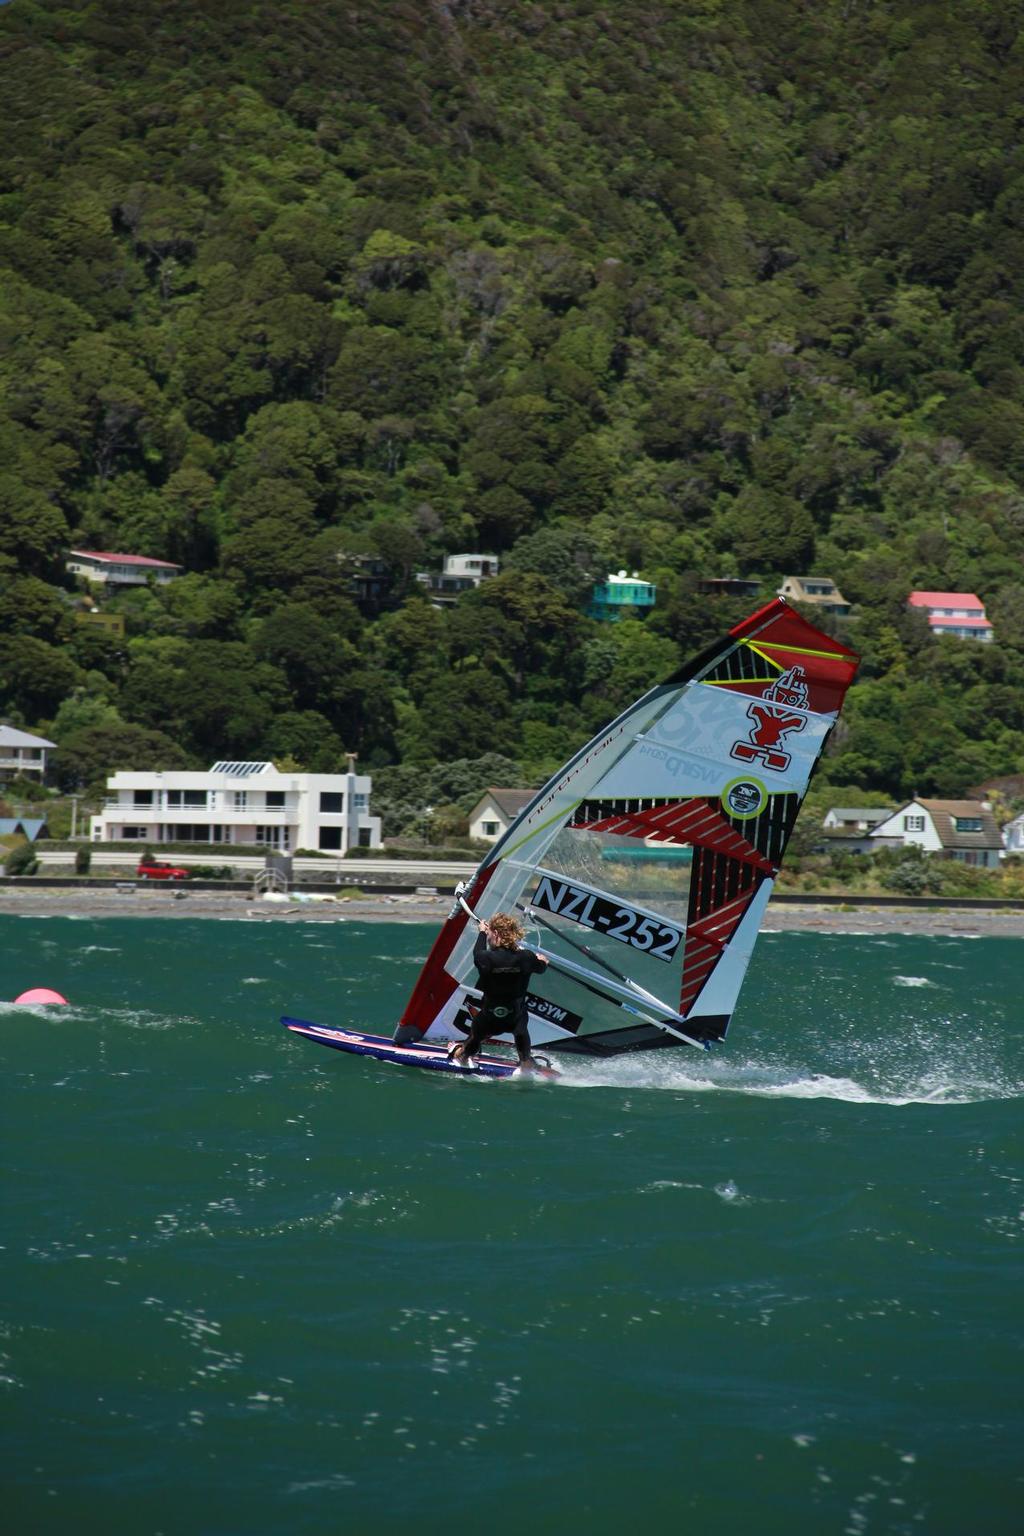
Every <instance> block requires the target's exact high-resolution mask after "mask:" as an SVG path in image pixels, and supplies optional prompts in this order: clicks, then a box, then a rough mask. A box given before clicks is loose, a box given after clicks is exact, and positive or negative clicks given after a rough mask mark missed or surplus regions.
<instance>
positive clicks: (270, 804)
mask: <svg viewBox="0 0 1024 1536" xmlns="http://www.w3.org/2000/svg"><path fill="white" fill-rule="evenodd" d="M267 810H268V811H283V810H284V790H283V789H268V790H267Z"/></svg>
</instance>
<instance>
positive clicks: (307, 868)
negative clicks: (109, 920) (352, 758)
mask: <svg viewBox="0 0 1024 1536" xmlns="http://www.w3.org/2000/svg"><path fill="white" fill-rule="evenodd" d="M82 846H83V847H90V848H91V852H92V868H93V869H95V870H100V869H111V868H115V867H116V868H120V869H125V868H128V867H129V866H130V867H131V868H132V872H133V873H134V867H135V865H136V864H137V862H138V855H137V854H133V853H130V852H129V851H127V850H126V849H121V850H119V851H118V852H115V853H106V852H104V851H102V850H101V849H100V848H99V847H97V846H95V845H89V844H83V845H82ZM158 857H160V858H163V859H164V861H165V862H166V863H169V864H183V865H188V867H189V868H190V869H199V868H210V867H211V866H215V867H216V868H218V869H219V868H223V866H224V865H230V867H231V868H232V869H234V870H236V871H237V874H238V878H239V879H241V880H245V879H246V878H248V877H249V876H250V875H251V876H253V877H255V876H256V875H258V874H259V872H260V870H261V869H262V868H263V867H264V860H263V858H262V857H253V856H247V855H245V854H238V853H236V852H235V851H234V849H233V848H231V847H230V846H229V847H224V848H221V849H220V850H218V851H217V852H216V853H169V854H166V855H162V854H158ZM39 862H40V864H41V865H42V866H43V868H44V869H50V868H54V867H65V868H71V867H72V866H73V865H74V862H75V854H74V850H73V849H64V848H58V849H49V848H46V849H41V850H40V852H39ZM292 869H293V871H294V873H295V874H300V873H301V874H303V875H316V876H318V877H319V878H320V879H321V880H324V881H332V880H336V881H337V882H338V883H339V884H355V885H358V884H359V882H360V880H363V881H366V882H367V883H369V882H370V881H371V880H376V881H379V882H381V883H384V884H389V885H390V884H393V883H394V881H395V878H396V876H399V877H404V879H405V880H408V881H409V882H410V884H415V885H436V884H438V883H440V884H443V885H450V884H454V883H455V882H456V881H458V880H467V879H468V878H469V876H470V875H471V874H472V873H473V871H474V870H475V869H476V864H475V863H465V864H462V863H455V862H453V861H448V860H438V861H436V862H434V861H432V860H430V859H303V858H297V859H293V860H292Z"/></svg>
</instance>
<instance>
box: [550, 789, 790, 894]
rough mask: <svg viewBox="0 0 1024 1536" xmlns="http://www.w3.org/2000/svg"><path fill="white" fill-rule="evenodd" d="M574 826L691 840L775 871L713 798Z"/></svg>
mask: <svg viewBox="0 0 1024 1536" xmlns="http://www.w3.org/2000/svg"><path fill="white" fill-rule="evenodd" d="M576 826H577V827H579V828H580V829H581V830H584V831H587V832H614V833H615V834H616V836H617V837H642V838H650V840H651V841H652V842H659V843H660V842H665V843H668V842H672V843H692V844H694V845H695V846H696V847H699V848H713V849H714V850H715V851H716V852H717V853H724V854H728V855H729V856H730V857H731V858H734V859H741V860H742V861H743V862H744V863H745V864H752V865H753V866H754V868H755V869H759V870H761V871H762V872H763V873H764V874H766V875H773V874H774V873H775V866H774V865H773V864H771V863H770V862H769V860H768V859H766V858H765V857H764V855H763V854H760V853H758V851H757V849H756V848H755V847H754V846H753V844H752V843H749V842H748V841H747V839H746V838H745V837H741V835H740V834H739V833H738V832H736V831H734V830H733V828H732V827H731V826H730V825H729V823H728V822H727V821H726V819H725V817H724V816H723V815H722V812H721V810H720V809H719V803H718V802H717V801H716V800H706V799H703V798H701V799H694V800H675V801H672V802H670V803H669V804H668V805H656V806H652V807H650V809H647V810H640V811H622V812H619V813H613V814H612V815H610V816H604V817H602V818H601V820H600V821H587V822H577V823H576Z"/></svg>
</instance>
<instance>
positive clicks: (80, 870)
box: [75, 845, 92, 875]
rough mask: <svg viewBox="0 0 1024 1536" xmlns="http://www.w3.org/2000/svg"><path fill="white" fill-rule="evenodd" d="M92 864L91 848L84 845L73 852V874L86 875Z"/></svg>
mask: <svg viewBox="0 0 1024 1536" xmlns="http://www.w3.org/2000/svg"><path fill="white" fill-rule="evenodd" d="M91 866H92V849H91V848H90V847H89V846H88V845H85V846H83V847H81V848H79V849H78V850H77V851H76V853H75V874H76V875H87V874H88V873H89V870H90V868H91Z"/></svg>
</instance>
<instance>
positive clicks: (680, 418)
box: [0, 0, 1024, 796]
mask: <svg viewBox="0 0 1024 1536" xmlns="http://www.w3.org/2000/svg"><path fill="white" fill-rule="evenodd" d="M1020 22H1021V14H1020V7H1019V6H1018V5H1017V4H1016V3H1010V4H1007V3H1003V0H1000V3H997V0H976V3H974V4H972V5H970V6H963V5H955V4H953V3H952V0H935V3H929V4H921V3H920V0H878V3H873V4H870V5H868V4H864V3H861V0H819V3H818V4H816V5H815V6H813V7H808V6H806V5H804V4H793V3H791V0H706V3H705V0H698V3H694V4H687V5H678V4H674V3H670V0H643V3H641V0H619V3H618V4H617V5H615V6H612V7H609V6H606V5H602V4H599V3H598V0H569V3H566V4H563V5H559V6H555V7H551V6H543V5H540V4H531V3H526V4H521V3H518V0H516V3H513V0H448V3H446V4H444V5H424V4H414V3H412V0H392V3H389V4H387V5H378V6H359V7H352V6H343V5H336V4H326V5H321V6H316V7H309V6H307V5H303V4H300V3H298V0H275V3H274V4H270V3H269V0H245V3H244V4H243V3H242V0H222V3H220V4H218V5H217V6H213V7H211V6H209V5H203V4H200V3H199V0H181V3H178V4H175V5H173V6H168V5H166V4H163V3H158V0H102V3H100V0H80V3H76V4H74V5H71V4H67V5H64V4H61V3H60V0H47V3H38V0H12V3H10V4H8V5H6V6H3V7H2V8H0V102H2V106H0V114H2V119H3V127H4V154H3V157H2V159H0V316H2V318H0V466H2V472H0V710H2V711H3V712H5V713H6V714H7V715H8V716H9V717H10V718H11V719H13V720H16V721H18V722H20V723H23V724H26V725H28V726H30V727H32V726H37V727H42V728H47V727H50V728H52V727H53V722H54V721H55V720H56V719H58V718H59V712H60V710H61V708H62V705H63V704H64V702H65V701H67V700H69V699H72V698H76V697H87V698H89V699H91V700H93V701H95V702H96V703H98V704H100V705H103V706H106V707H109V708H110V709H111V710H112V711H113V712H114V719H113V721H111V720H109V719H108V720H107V722H106V724H103V723H102V722H99V723H96V722H94V723H93V724H92V725H88V726H84V725H83V726H80V727H78V728H77V730H76V731H75V733H74V735H75V738H76V739H75V741H74V742H72V741H70V740H69V742H68V743H67V752H66V755H65V758H64V761H65V762H66V763H68V764H72V763H75V762H77V763H79V764H80V765H84V764H86V763H98V762H100V761H101V760H104V761H105V760H106V758H107V757H108V756H109V752H110V749H111V743H112V742H117V741H122V742H123V743H124V747H125V751H128V752H130V753H131V754H132V755H133V758H139V755H140V754H141V755H142V757H146V758H148V757H150V756H152V753H153V752H156V753H157V755H159V751H160V750H161V748H160V743H161V742H164V741H166V742H167V743H170V744H171V745H172V746H173V748H174V749H175V750H176V751H178V752H180V753H182V754H184V756H185V758H186V759H187V760H190V761H191V760H196V761H203V760H205V759H207V758H209V759H211V760H212V758H213V757H220V756H246V755H257V756H265V755H268V754H270V753H273V752H278V753H282V754H287V755H289V756H291V757H293V758H294V759H295V760H297V761H300V762H304V763H306V764H308V765H311V766H312V765H314V764H315V765H316V766H317V767H321V768H323V767H327V766H341V765H342V763H343V754H344V752H345V751H346V750H349V751H358V752H359V753H360V755H361V758H362V761H363V762H364V764H366V765H368V766H369V767H371V768H372V767H375V766H376V767H382V766H384V765H387V764H394V763H397V762H400V761H405V762H410V763H420V764H427V765H429V764H433V763H443V762H445V761H446V760H448V759H449V758H453V757H458V758H463V757H466V756H468V755H480V754H486V753H504V754H507V755H508V756H509V757H510V758H511V759H513V760H515V761H517V762H520V763H521V764H522V765H523V771H524V772H532V773H533V776H534V777H536V776H537V775H538V774H540V773H542V772H543V771H544V770H545V769H546V768H547V767H550V766H551V765H552V764H553V763H554V762H555V761H557V760H558V759H559V758H561V757H562V756H563V755H565V754H567V753H568V752H569V751H571V750H573V749H574V748H575V747H576V746H577V745H578V744H579V742H580V741H581V740H583V739H585V737H586V735H587V733H588V732H589V731H590V730H592V729H593V728H594V726H595V725H596V724H598V723H599V721H600V719H601V718H602V717H603V716H605V715H607V714H608V713H609V712H610V711H611V710H613V709H615V708H617V707H618V706H619V704H620V703H622V702H623V701H624V700H625V698H626V697H627V696H628V695H629V694H630V693H631V692H632V691H634V690H636V689H637V688H638V687H642V686H644V685H645V684H646V683H649V682H652V681H655V680H656V676H657V673H658V672H659V671H660V670H663V669H669V668H671V667H672V666H674V665H675V663H676V662H677V661H678V660H679V659H680V654H681V653H688V652H691V651H693V650H696V649H698V648H699V647H700V646H701V645H702V644H704V643H705V641H706V640H707V639H708V638H710V636H711V635H713V634H714V633H716V632H718V631H720V629H721V628H722V627H723V625H724V624H725V623H727V622H732V621H734V619H735V618H736V617H738V616H739V613H738V612H737V611H736V607H735V604H734V603H733V602H732V600H730V599H719V598H713V599H708V598H705V597H702V596H700V595H699V593H698V592H697V582H698V579H699V578H700V577H702V576H727V575H735V574H744V575H752V576H756V577H758V578H760V579H761V580H762V582H763V588H764V593H765V595H768V594H769V593H770V592H771V591H773V590H774V589H775V587H776V586H777V585H778V584H779V580H780V578H781V577H782V576H783V575H785V574H810V573H815V572H820V573H822V574H827V575H829V576H831V577H832V578H833V579H834V580H835V581H836V582H837V583H838V584H839V586H840V587H841V588H842V589H843V591H844V594H845V595H846V596H847V597H848V598H849V599H850V600H851V601H853V602H854V603H855V604H856V605H857V608H856V613H855V617H854V619H853V621H852V622H851V623H850V624H849V625H848V629H847V632H846V633H845V634H844V638H847V639H848V640H849V641H850V643H852V644H853V645H854V646H855V647H857V648H859V649H860V650H861V651H862V653H863V655H864V667H863V672H862V676H861V679H860V681H859V682H858V683H857V684H856V686H855V688H854V690H853V692H852V694H851V698H850V703H849V708H848V713H847V717H846V720H845V722H844V725H843V727H842V728H841V730H840V731H839V732H837V733H836V737H835V739H834V743H833V755H832V756H831V757H830V758H829V759H828V761H827V763H826V765H825V772H826V774H827V775H829V776H830V777H831V778H832V780H833V781H834V782H836V783H839V784H851V783H852V784H858V785H860V786H862V787H863V788H864V789H866V790H867V789H870V790H875V791H878V792H886V793H891V794H893V795H896V796H898V795H901V794H908V793H910V792H912V791H915V790H916V791H918V792H920V793H922V794H924V793H944V794H954V793H959V792H961V791H962V790H963V789H964V788H965V787H966V786H968V785H969V784H972V783H974V782H976V781H978V780H980V779H983V778H985V777H986V776H989V775H994V774H1001V773H1008V772H1011V771H1013V770H1014V769H1019V768H1020V767H1021V766H1022V763H1024V719H1022V717H1021V709H1020V706H1019V703H1018V701H1019V699H1020V698H1021V697H1022V687H1024V585H1022V580H1021V575H1020V561H1021V552H1022V539H1024V319H1022V315H1024V305H1022V302H1021V300H1022V293H1021V285H1022V283H1024V226H1022V221H1021V217H1020V211H1021V207H1022V205H1024V160H1022V156H1021V150H1020V145H1019V129H1018V118H1019V103H1020V101H1021V99H1022V96H1024V49H1022V46H1021V42H1020V36H1021V33H1020ZM72 546H74V547H85V548H93V549H111V550H125V551H129V552H132V553H137V554H145V555H149V556H152V557H155V558H159V559H166V560H171V561H174V562H176V563H178V564H180V565H181V566H182V567H183V568H184V571H185V573H186V574H184V575H183V576H182V577H180V578H179V579H178V580H177V581H175V582H173V583H171V584H170V585H168V586H167V587H166V588H160V589H154V590H151V591H145V590H143V591H139V592H131V593H126V594H123V595H121V596H119V597H114V598H112V599H110V600H109V601H108V602H107V603H106V604H105V606H106V607H107V608H109V609H110V611H113V612H121V613H122V614H123V616H124V619H125V623H126V633H125V636H124V638H123V639H118V637H116V636H112V635H109V634H102V635H101V634H99V633H97V632H95V631H90V630H89V629H88V628H87V626H86V625H84V624H82V623H79V622H78V617H79V616H78V614H77V613H76V609H75V598H74V593H73V591H72V583H71V582H70V579H69V578H68V577H67V576H66V575H65V573H64V567H63V557H64V553H65V551H66V550H67V549H68V548H69V547H72ZM467 550H477V551H482V552H490V553H494V554H497V555H499V556H500V557H501V560H502V572H501V575H500V576H499V577H498V578H497V579H496V580H493V581H491V582H489V583H485V584H484V585H483V586H481V588H480V589H479V590H478V591H476V592H474V593H469V594H467V595H466V596H465V597H463V598H462V599H461V600H460V601H459V602H458V603H457V604H455V605H454V606H453V607H452V608H451V609H449V610H447V611H445V612H443V613H439V612H437V611H436V610H433V609H431V608H429V606H428V605H427V603H426V602H425V600H424V598H423V595H422V592H421V591H420V589H419V588H418V586H417V583H416V580H415V576H416V572H417V571H418V570H425V569H436V568H437V567H438V566H439V565H440V564H441V561H442V560H443V558H444V556H445V555H446V554H450V553H455V552H459V551H467ZM360 559H364V560H365V559H377V560H379V561H381V562H383V565H384V568H385V570H386V587H387V593H386V601H385V602H384V603H383V611H382V608H381V604H377V605H376V606H375V605H374V604H371V603H366V602H364V603H363V604H362V606H361V607H360V606H358V605H357V604H356V603H354V601H353V595H354V589H353V587H352V571H353V569H354V568H356V567H355V565H354V562H356V563H357V562H358V561H359V560H360ZM620 566H622V567H628V568H630V569H637V570H639V571H640V573H641V575H642V576H644V577H646V578H647V579H650V580H653V581H656V582H657V585H658V606H657V607H656V609H655V610H654V612H653V614H652V615H651V616H650V618H649V619H648V620H647V622H646V624H645V625H637V624H632V623H630V624H623V625H621V626H619V627H618V628H617V629H616V630H615V631H614V632H613V631H612V630H611V629H610V628H606V627H602V626H600V625H599V624H597V622H596V621H594V620H592V619H590V618H588V617H587V616H586V613H585V605H586V598H587V594H588V592H589V588H590V585H591V583H592V581H593V580H594V579H599V578H601V577H603V575H604V574H606V573H607V572H608V571H609V570H616V569H618V568H619V567H620ZM915 587H920V588H926V589H948V590H957V591H963V590H967V591H977V592H978V593H979V594H980V595H981V596H982V598H983V599H984V600H985V601H986V603H987V604H988V608H989V612H990V616H991V617H992V619H993V620H994V622H995V625H996V640H997V643H996V644H995V645H993V646H985V647H982V646H975V647H972V646H969V645H967V644H965V643H963V642H957V641H953V640H943V639H939V640H936V639H935V638H934V637H932V636H931V635H929V634H927V633H926V632H924V631H923V630H922V626H921V622H920V619H919V617H918V616H916V615H912V614H908V613H907V611H906V596H907V593H908V591H909V590H911V589H912V588H915ZM118 722H120V723H119V724H118ZM129 727H131V728H132V729H133V730H135V731H138V732H142V733H143V735H141V736H139V735H135V736H133V735H132V734H131V731H129ZM97 731H98V732H100V735H99V737H97V736H96V732H97ZM89 732H91V733H92V735H91V736H89V734H88V733H89ZM83 733H85V737H84V738H83ZM119 733H120V734H119ZM61 746H62V748H64V747H65V743H64V742H63V741H62V742H61ZM167 750H170V749H169V748H168V749H167ZM76 754H77V755H76ZM168 764H170V758H168ZM122 765H124V764H122ZM62 771H64V770H62ZM67 771H68V772H70V771H71V770H70V769H68V770H67ZM82 771H85V770H84V768H83V770H82Z"/></svg>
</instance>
